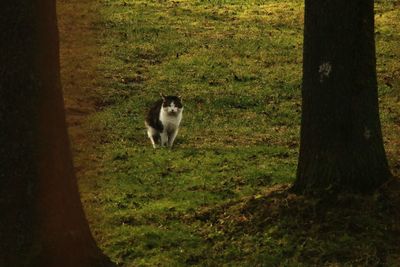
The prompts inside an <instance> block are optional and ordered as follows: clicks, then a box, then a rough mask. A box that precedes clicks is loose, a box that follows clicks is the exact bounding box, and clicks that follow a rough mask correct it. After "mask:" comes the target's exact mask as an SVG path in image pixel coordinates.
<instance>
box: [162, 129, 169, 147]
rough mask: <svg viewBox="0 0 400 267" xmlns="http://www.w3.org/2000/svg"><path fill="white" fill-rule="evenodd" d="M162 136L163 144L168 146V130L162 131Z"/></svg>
mask: <svg viewBox="0 0 400 267" xmlns="http://www.w3.org/2000/svg"><path fill="white" fill-rule="evenodd" d="M160 137H161V146H166V145H167V143H168V134H167V133H166V131H164V132H162V133H161V134H160Z"/></svg>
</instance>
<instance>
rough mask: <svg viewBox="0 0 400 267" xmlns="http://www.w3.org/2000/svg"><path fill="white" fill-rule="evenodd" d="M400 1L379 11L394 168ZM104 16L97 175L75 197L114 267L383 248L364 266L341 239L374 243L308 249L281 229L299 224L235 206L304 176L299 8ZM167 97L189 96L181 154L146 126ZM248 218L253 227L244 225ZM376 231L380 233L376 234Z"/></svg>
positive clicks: (92, 127) (273, 2)
mask: <svg viewBox="0 0 400 267" xmlns="http://www.w3.org/2000/svg"><path fill="white" fill-rule="evenodd" d="M395 5H398V2H396V1H379V2H378V3H377V48H378V51H377V56H378V75H379V85H380V102H381V111H382V122H383V126H384V127H383V128H384V135H385V142H386V146H387V150H388V155H389V159H390V162H391V166H392V168H393V169H394V172H395V173H398V172H399V171H398V169H396V168H395V167H396V164H398V163H397V162H396V160H398V158H399V156H400V155H399V153H400V152H399V151H400V145H399V141H398V130H399V128H400V121H399V117H400V104H399V103H400V102H399V97H400V93H399V90H400V89H399V88H400V82H399V81H400V73H399V66H400V64H399V63H398V58H399V56H400V50H399V45H398V44H399V41H400V35H399V32H400V26H399V25H400V24H399V23H398V22H397V21H399V19H400V12H399V9H398V8H397V9H396V7H395ZM98 9H99V11H100V19H99V21H97V22H96V24H95V25H94V29H97V31H98V32H97V34H98V41H99V43H101V49H100V50H99V51H98V54H99V56H101V64H100V65H99V66H98V68H99V71H100V73H101V74H102V76H103V77H104V78H105V79H101V83H99V84H98V87H97V88H96V91H97V92H98V98H97V103H98V105H99V108H100V111H99V112H97V113H95V114H93V115H91V117H90V118H89V119H88V121H87V122H86V124H85V125H84V127H85V128H86V129H87V132H90V133H91V134H92V139H93V141H94V142H95V144H96V146H95V147H94V148H91V149H90V150H89V151H87V152H85V153H89V154H90V155H92V156H91V157H89V158H92V159H93V163H92V165H93V166H95V168H93V169H92V170H88V171H87V172H86V173H85V174H84V175H83V176H84V177H83V178H82V179H81V180H80V189H81V194H82V200H83V203H84V206H85V209H86V212H87V214H88V218H89V220H90V222H91V225H92V230H93V233H94V235H95V237H96V239H97V240H98V242H99V244H100V246H101V247H102V248H103V249H104V251H105V252H106V253H107V254H108V255H109V256H110V257H111V258H112V259H113V260H114V261H116V262H117V263H118V264H120V265H121V266H187V265H198V266H222V265H225V266H276V265H281V266H302V265H304V266H310V265H321V264H325V263H332V264H335V263H338V264H344V265H346V264H364V263H365V262H366V261H362V260H364V259H365V257H366V256H365V255H363V253H369V252H371V251H373V249H375V247H376V246H378V245H379V244H375V243H374V242H372V245H371V246H370V247H368V244H366V245H365V246H364V247H360V248H359V249H358V250H355V251H356V252H357V253H358V254H357V255H359V257H360V258H361V259H362V260H360V261H359V262H357V261H354V259H352V258H351V255H353V252H348V253H350V254H351V255H350V256H349V255H347V254H348V253H347V252H346V251H342V250H346V249H349V250H351V248H350V247H349V246H344V244H356V245H360V246H362V244H363V243H362V242H364V241H365V242H369V241H370V240H369V237H365V236H362V237H360V236H358V235H353V236H347V235H346V234H345V233H344V232H340V231H339V232H340V233H341V234H342V235H341V236H337V237H336V236H328V237H326V239H324V241H323V242H322V241H321V242H322V246H321V247H320V245H321V244H320V243H318V239H314V240H309V241H307V242H308V243H307V242H306V240H308V239H307V237H306V234H304V233H300V234H299V233H297V232H296V233H290V232H288V231H289V230H287V231H286V230H285V229H291V230H293V229H295V228H296V227H295V225H294V224H295V222H298V221H296V220H295V219H298V218H297V217H295V216H294V217H290V216H289V217H285V216H283V217H282V218H284V219H282V220H285V218H286V219H287V220H288V221H277V219H274V221H273V222H274V223H270V224H268V223H267V224H264V225H263V226H262V227H261V228H257V227H255V228H254V229H253V228H251V225H250V224H249V223H246V222H256V221H254V220H253V219H252V218H247V217H246V216H245V215H243V214H241V213H240V212H239V210H240V208H238V207H241V206H240V205H242V204H240V203H242V202H243V203H247V202H248V201H250V200H251V199H253V198H254V199H256V200H257V199H262V200H263V201H264V197H263V196H264V194H265V192H266V191H268V190H269V188H270V187H271V186H273V185H276V184H285V183H289V182H291V181H293V179H294V177H295V171H296V164H297V156H298V145H299V125H300V102H301V99H300V86H301V67H302V64H301V63H302V27H303V26H302V24H303V3H302V1H298V0H290V1H282V0H249V1H239V0H231V1H228V0H219V1H217V0H207V1H205V0H197V1H189V0H186V1H169V0H164V1H163V0H158V1H156V0H147V1H146V0H141V1H140V0H101V1H100V3H99V6H98ZM159 92H163V93H165V94H181V95H182V96H183V99H184V100H183V101H184V105H185V110H184V118H183V123H182V128H181V131H180V133H179V135H178V138H177V141H176V146H175V148H174V149H172V150H168V149H157V150H153V149H152V147H151V145H150V141H149V140H148V138H147V136H146V133H145V129H144V114H145V110H146V107H148V106H149V104H151V103H152V102H153V101H155V100H156V99H157V98H158V96H159ZM78 156H79V155H78ZM83 158H85V159H87V158H88V157H87V156H85V157H83ZM78 160H79V159H78ZM397 167H399V166H397ZM265 201H267V200H265ZM257 203H258V205H261V206H262V205H264V204H265V203H263V202H257ZM224 205H228V207H231V208H227V209H226V212H228V214H224V213H223V212H220V210H221V208H220V207H224ZM305 206H307V205H305ZM204 210H212V211H214V212H215V213H216V215H215V218H214V219H210V218H209V217H206V219H204V218H203V219H201V218H200V219H199V218H198V217H196V216H197V215H196V214H199V213H200V214H202V213H204ZM229 214H231V217H229ZM257 214H258V213H255V214H254V216H255V217H256V218H259V217H257V216H256V215H257ZM199 216H200V215H199ZM241 216H243V217H241ZM233 217H234V220H233V221H232V218H233ZM241 218H242V220H243V224H244V225H245V226H246V227H250V228H249V229H247V228H243V227H242V228H241V225H242V224H241V223H238V222H241V221H240V220H241ZM259 219H260V220H262V218H259ZM220 220H225V221H226V222H227V223H228V222H229V223H230V224H229V225H227V224H224V223H221V221H220ZM291 220H294V221H291ZM375 223H376V221H373V222H371V225H375ZM367 224H368V222H367ZM300 225H302V226H304V227H306V228H307V227H309V225H307V224H306V223H304V224H300ZM367 226H369V225H367ZM367 226H366V227H367ZM285 227H286V228H285ZM377 227H378V228H379V227H380V226H377ZM382 227H383V226H382ZM293 231H294V230H293ZM378 232H379V233H384V230H383V228H382V229H380V228H379V229H378V230H376V231H375V232H372V233H378ZM327 235H328V234H327ZM296 238H297V239H296ZM301 238H303V239H304V240H303V239H301ZM363 238H364V239H363ZM304 242H306V243H304ZM301 244H303V245H301ZM346 253H347V254H346ZM307 255H309V258H307ZM343 255H344V256H345V257H342V256H343ZM364 256H365V257H364ZM363 257H364V258H363ZM374 259H375V258H374ZM374 259H371V260H372V262H374V263H376V262H378V261H373V260H374Z"/></svg>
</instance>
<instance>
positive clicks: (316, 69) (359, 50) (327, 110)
mask: <svg viewBox="0 0 400 267" xmlns="http://www.w3.org/2000/svg"><path fill="white" fill-rule="evenodd" d="M303 53H304V54H303V88H302V118H301V142H300V155H299V163H298V169H297V179H296V181H295V183H294V186H293V189H294V191H295V192H298V193H311V192H314V191H318V190H326V189H335V190H340V191H352V192H371V191H373V190H374V189H376V188H377V187H378V186H380V185H381V184H382V183H384V182H385V181H387V180H388V179H389V177H390V176H391V174H390V171H389V168H388V163H387V159H386V155H385V150H384V147H383V141H382V133H381V125H380V120H379V108H378V94H377V79H376V59H375V40H374V1H373V0H352V1H349V0H306V1H305V27H304V51H303Z"/></svg>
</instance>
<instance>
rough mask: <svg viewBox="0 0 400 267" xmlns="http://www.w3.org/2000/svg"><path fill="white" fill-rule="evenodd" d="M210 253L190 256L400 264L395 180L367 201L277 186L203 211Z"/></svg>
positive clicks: (199, 216)
mask: <svg viewBox="0 0 400 267" xmlns="http://www.w3.org/2000/svg"><path fill="white" fill-rule="evenodd" d="M186 219H187V220H188V223H195V222H196V223H200V226H199V227H198V229H199V231H200V232H201V234H202V235H203V238H205V239H206V240H207V241H208V242H209V248H210V249H209V250H208V251H207V256H204V258H201V259H200V258H199V259H192V260H193V262H191V263H192V264H196V262H197V263H199V262H202V263H207V262H208V263H210V264H218V263H221V264H223V263H226V262H231V263H235V264H236V265H240V264H241V263H246V264H252V266H343V265H346V266H347V265H349V266H353V265H354V266H397V264H398V263H399V262H400V252H399V250H398V248H399V245H400V181H399V180H398V179H395V180H392V181H390V182H389V183H387V184H386V185H384V186H383V187H382V188H381V189H380V190H378V191H377V192H376V193H375V194H374V195H372V196H363V195H350V194H343V195H339V196H325V197H323V198H310V197H304V196H299V195H295V194H291V193H290V191H289V185H277V186H275V187H272V188H271V189H269V190H268V191H267V192H265V194H263V195H259V196H256V197H251V198H246V199H242V200H240V201H235V202H232V203H228V204H225V205H222V206H217V207H213V208H209V209H205V210H202V211H200V212H197V213H196V214H193V215H192V216H190V217H187V218H186Z"/></svg>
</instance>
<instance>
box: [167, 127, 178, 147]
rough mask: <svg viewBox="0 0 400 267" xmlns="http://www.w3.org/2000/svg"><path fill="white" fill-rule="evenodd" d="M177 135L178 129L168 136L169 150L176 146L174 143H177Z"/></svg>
mask: <svg viewBox="0 0 400 267" xmlns="http://www.w3.org/2000/svg"><path fill="white" fill-rule="evenodd" d="M177 134H178V129H176V130H175V131H173V132H171V133H170V135H169V136H168V147H169V148H172V146H173V145H174V141H175V138H176V136H177Z"/></svg>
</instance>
